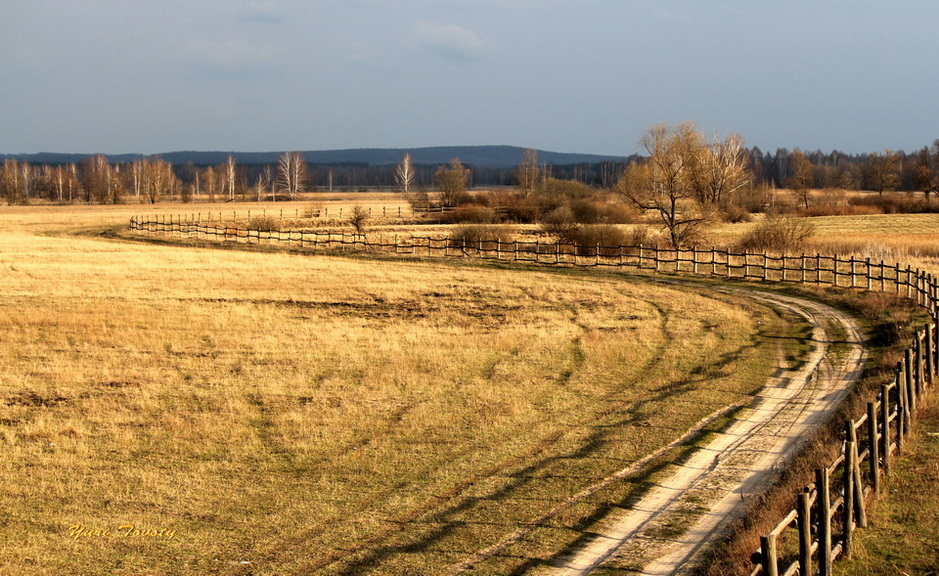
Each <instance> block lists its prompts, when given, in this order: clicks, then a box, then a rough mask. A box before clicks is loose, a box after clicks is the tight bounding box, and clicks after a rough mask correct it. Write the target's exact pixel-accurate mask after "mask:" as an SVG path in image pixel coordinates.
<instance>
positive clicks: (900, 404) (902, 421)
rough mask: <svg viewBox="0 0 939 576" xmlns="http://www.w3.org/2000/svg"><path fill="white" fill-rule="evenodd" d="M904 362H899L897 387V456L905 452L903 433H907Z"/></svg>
mask: <svg viewBox="0 0 939 576" xmlns="http://www.w3.org/2000/svg"><path fill="white" fill-rule="evenodd" d="M903 379H904V378H903V363H902V362H897V371H896V379H895V380H894V381H895V382H896V388H897V456H899V455H900V454H901V453H902V452H903V435H904V434H905V433H906V431H905V429H906V410H907V407H906V390H904V387H905V384H904V383H903Z"/></svg>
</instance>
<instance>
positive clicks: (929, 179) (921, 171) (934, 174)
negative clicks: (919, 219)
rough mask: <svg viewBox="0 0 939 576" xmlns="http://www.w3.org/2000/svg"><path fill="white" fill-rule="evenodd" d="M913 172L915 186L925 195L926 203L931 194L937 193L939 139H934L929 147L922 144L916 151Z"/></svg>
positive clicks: (938, 190) (938, 186) (938, 188)
mask: <svg viewBox="0 0 939 576" xmlns="http://www.w3.org/2000/svg"><path fill="white" fill-rule="evenodd" d="M913 174H914V179H915V181H916V187H917V188H919V189H920V190H921V191H922V192H923V194H924V195H925V196H926V203H927V204H928V203H929V200H930V195H931V194H933V193H936V194H939V140H934V141H933V143H932V146H931V147H930V146H923V148H922V149H920V151H919V152H917V153H916V156H915V158H914V159H913Z"/></svg>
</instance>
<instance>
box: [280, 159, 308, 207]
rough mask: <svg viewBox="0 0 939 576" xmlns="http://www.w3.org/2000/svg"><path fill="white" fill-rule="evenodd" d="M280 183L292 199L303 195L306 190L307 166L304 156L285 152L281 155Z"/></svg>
mask: <svg viewBox="0 0 939 576" xmlns="http://www.w3.org/2000/svg"><path fill="white" fill-rule="evenodd" d="M278 167H279V174H278V177H277V179H278V181H279V182H280V184H281V185H282V186H283V187H284V189H285V190H286V191H287V194H288V195H289V196H290V197H291V198H295V197H296V196H297V194H301V193H302V192H303V191H304V190H305V188H306V177H307V165H306V160H305V159H304V158H303V154H301V153H299V152H284V153H283V154H281V155H280V162H279V163H278Z"/></svg>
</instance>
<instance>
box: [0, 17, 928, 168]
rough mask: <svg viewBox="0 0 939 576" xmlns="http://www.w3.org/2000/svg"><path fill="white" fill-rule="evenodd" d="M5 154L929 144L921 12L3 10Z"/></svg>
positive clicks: (0, 81) (0, 84)
mask: <svg viewBox="0 0 939 576" xmlns="http://www.w3.org/2000/svg"><path fill="white" fill-rule="evenodd" d="M0 6H2V10H0V118H2V121H0V153H31V152H40V151H54V152H103V153H119V152H140V153H148V154H149V153H160V152H168V151H174V150H223V151H230V150H237V151H280V150H317V149H332V148H363V147H422V146H439V145H475V144H510V145H517V146H525V147H534V148H540V149H545V150H553V151H561V152H584V153H601V154H616V155H627V154H630V153H633V152H635V151H637V148H638V147H637V142H638V140H639V138H640V137H641V135H642V133H643V131H644V130H646V129H648V128H649V127H650V126H651V125H653V124H655V123H658V122H664V123H674V122H679V121H693V122H695V123H696V124H697V125H698V127H699V128H700V129H702V130H704V131H707V132H711V131H719V132H720V133H722V134H723V133H728V132H736V133H739V134H741V135H742V136H743V137H744V139H745V140H746V142H747V144H748V145H757V146H760V147H761V148H763V149H764V150H775V149H776V148H777V147H787V148H790V149H792V148H796V147H798V148H802V149H807V150H814V149H821V150H825V151H828V150H832V149H838V150H842V151H846V152H869V151H873V150H883V149H886V148H892V149H903V150H907V151H912V150H914V149H916V148H919V147H921V146H923V145H926V144H929V143H931V142H932V141H933V140H934V139H936V138H939V33H937V25H939V2H935V0H898V1H897V2H885V1H883V0H876V1H874V0H822V1H819V0H811V1H809V0H776V1H774V2H769V1H757V0H706V1H705V0H307V1H300V0H185V1H183V0H160V1H153V0H0Z"/></svg>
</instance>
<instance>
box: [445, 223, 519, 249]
mask: <svg viewBox="0 0 939 576" xmlns="http://www.w3.org/2000/svg"><path fill="white" fill-rule="evenodd" d="M514 236H515V231H514V230H513V229H512V227H511V226H504V225H497V226H493V225H466V226H457V227H455V228H454V229H453V231H451V232H450V245H451V246H454V247H460V246H463V245H465V244H468V245H474V244H477V243H479V242H493V241H496V240H501V241H503V242H508V241H511V240H512V239H513V238H514Z"/></svg>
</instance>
